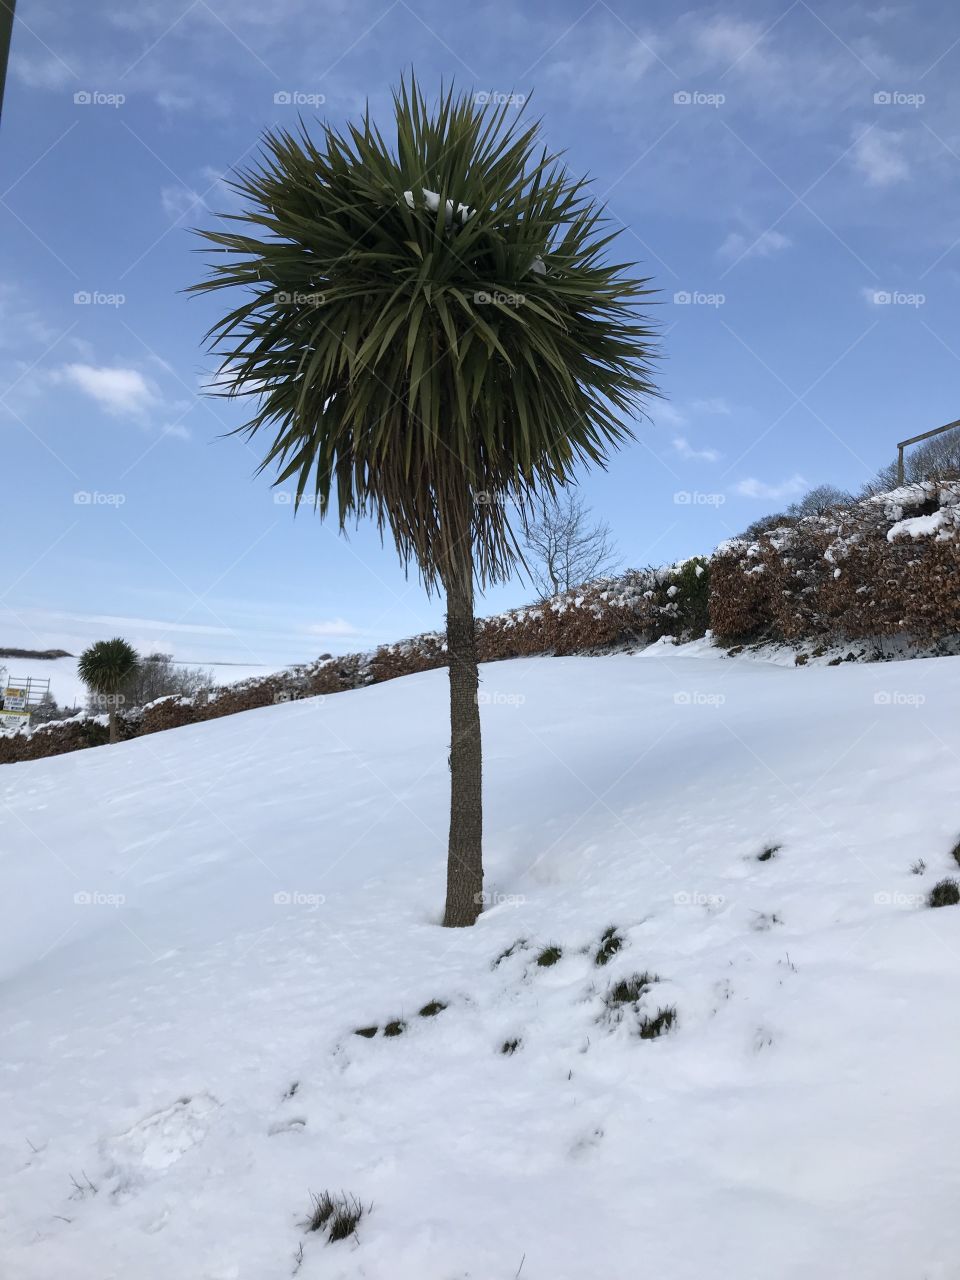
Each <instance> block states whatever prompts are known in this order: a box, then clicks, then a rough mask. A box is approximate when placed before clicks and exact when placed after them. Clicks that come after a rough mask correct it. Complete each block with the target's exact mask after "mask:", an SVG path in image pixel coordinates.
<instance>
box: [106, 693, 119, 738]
mask: <svg viewBox="0 0 960 1280" xmlns="http://www.w3.org/2000/svg"><path fill="white" fill-rule="evenodd" d="M107 724H108V725H109V726H110V741H111V742H116V740H117V708H116V706H115V705H114V704H113V703H112V702H111V703H110V705H109V706H108V707H107Z"/></svg>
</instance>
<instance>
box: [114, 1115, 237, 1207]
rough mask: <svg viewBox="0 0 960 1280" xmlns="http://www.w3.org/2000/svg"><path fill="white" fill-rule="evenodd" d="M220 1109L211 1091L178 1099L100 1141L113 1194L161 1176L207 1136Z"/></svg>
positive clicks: (118, 1194) (120, 1194)
mask: <svg viewBox="0 0 960 1280" xmlns="http://www.w3.org/2000/svg"><path fill="white" fill-rule="evenodd" d="M219 1108H220V1103H219V1102H218V1101H217V1099H216V1098H215V1097H213V1095H212V1094H209V1093H198V1094H195V1095H194V1096H193V1097H184V1098H178V1099H177V1101H176V1102H174V1103H173V1104H172V1105H171V1106H169V1107H163V1108H162V1109H161V1110H160V1111H154V1112H153V1113H152V1114H151V1115H149V1116H145V1117H144V1119H143V1120H139V1121H138V1122H137V1123H136V1124H135V1125H133V1126H131V1128H129V1129H127V1130H125V1131H124V1132H123V1133H119V1134H117V1135H116V1136H114V1137H111V1138H106V1139H104V1141H103V1142H102V1143H101V1152H102V1155H103V1158H104V1161H105V1162H106V1164H107V1173H108V1176H109V1177H111V1178H114V1179H115V1180H116V1181H115V1185H114V1188H113V1193H112V1194H113V1195H114V1196H122V1195H124V1194H126V1193H129V1192H131V1191H132V1190H133V1189H134V1188H135V1187H137V1186H138V1185H139V1184H140V1183H142V1182H143V1181H144V1180H145V1178H148V1177H151V1176H154V1177H155V1176H159V1175H162V1174H163V1173H165V1172H166V1171H167V1169H169V1168H170V1166H171V1165H173V1164H176V1162H177V1161H178V1160H180V1159H181V1158H182V1157H183V1156H184V1155H185V1154H186V1153H187V1152H188V1151H189V1150H190V1149H191V1148H192V1147H195V1146H197V1145H198V1144H199V1143H201V1142H202V1141H203V1140H204V1138H205V1137H206V1136H207V1130H208V1128H209V1127H210V1123H211V1121H212V1119H213V1117H214V1115H215V1114H216V1112H217V1111H218V1110H219Z"/></svg>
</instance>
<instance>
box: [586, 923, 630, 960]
mask: <svg viewBox="0 0 960 1280" xmlns="http://www.w3.org/2000/svg"><path fill="white" fill-rule="evenodd" d="M622 946H623V938H621V937H620V935H619V933H617V930H616V928H615V927H614V926H613V925H611V926H610V928H609V929H605V930H604V931H603V934H602V936H601V938H600V946H599V947H598V948H597V953H596V955H595V956H594V957H593V962H594V964H596V965H600V966H601V967H602V966H603V965H605V964H609V963H610V961H611V960H612V959H613V957H614V956H615V955H616V954H617V952H618V951H619V950H620V948H621V947H622Z"/></svg>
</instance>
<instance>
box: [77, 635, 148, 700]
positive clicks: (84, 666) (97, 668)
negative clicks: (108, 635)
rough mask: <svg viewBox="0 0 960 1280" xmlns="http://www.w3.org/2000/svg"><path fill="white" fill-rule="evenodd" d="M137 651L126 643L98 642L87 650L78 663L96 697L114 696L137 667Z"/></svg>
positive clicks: (84, 680)
mask: <svg viewBox="0 0 960 1280" xmlns="http://www.w3.org/2000/svg"><path fill="white" fill-rule="evenodd" d="M137 662H138V658H137V651H136V649H134V648H133V646H132V645H130V644H128V643H127V642H126V640H123V639H121V638H120V637H119V636H117V637H116V638H115V639H113V640H98V641H97V642H96V644H92V645H91V646H90V648H89V649H84V651H83V653H81V655H80V657H79V659H78V660H77V671H78V673H79V675H80V679H81V680H82V681H83V683H84V684H85V685H86V686H87V688H88V689H92V690H93V692H94V693H99V694H102V695H103V696H104V697H109V696H113V695H115V694H117V693H119V692H120V690H121V689H122V688H123V684H124V681H125V680H126V679H127V678H128V677H129V676H130V675H132V673H133V672H134V671H135V670H136V667H137Z"/></svg>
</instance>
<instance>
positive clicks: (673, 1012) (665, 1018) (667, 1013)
mask: <svg viewBox="0 0 960 1280" xmlns="http://www.w3.org/2000/svg"><path fill="white" fill-rule="evenodd" d="M676 1021H677V1006H676V1005H674V1004H671V1005H668V1006H667V1008H666V1009H658V1010H657V1012H656V1013H655V1014H653V1016H652V1017H650V1016H647V1017H645V1018H641V1019H640V1022H639V1025H638V1028H637V1031H638V1034H639V1036H640V1039H641V1040H656V1039H657V1037H658V1036H662V1035H665V1034H666V1033H667V1032H668V1031H669V1030H670V1029H671V1027H673V1026H675V1025H676Z"/></svg>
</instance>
